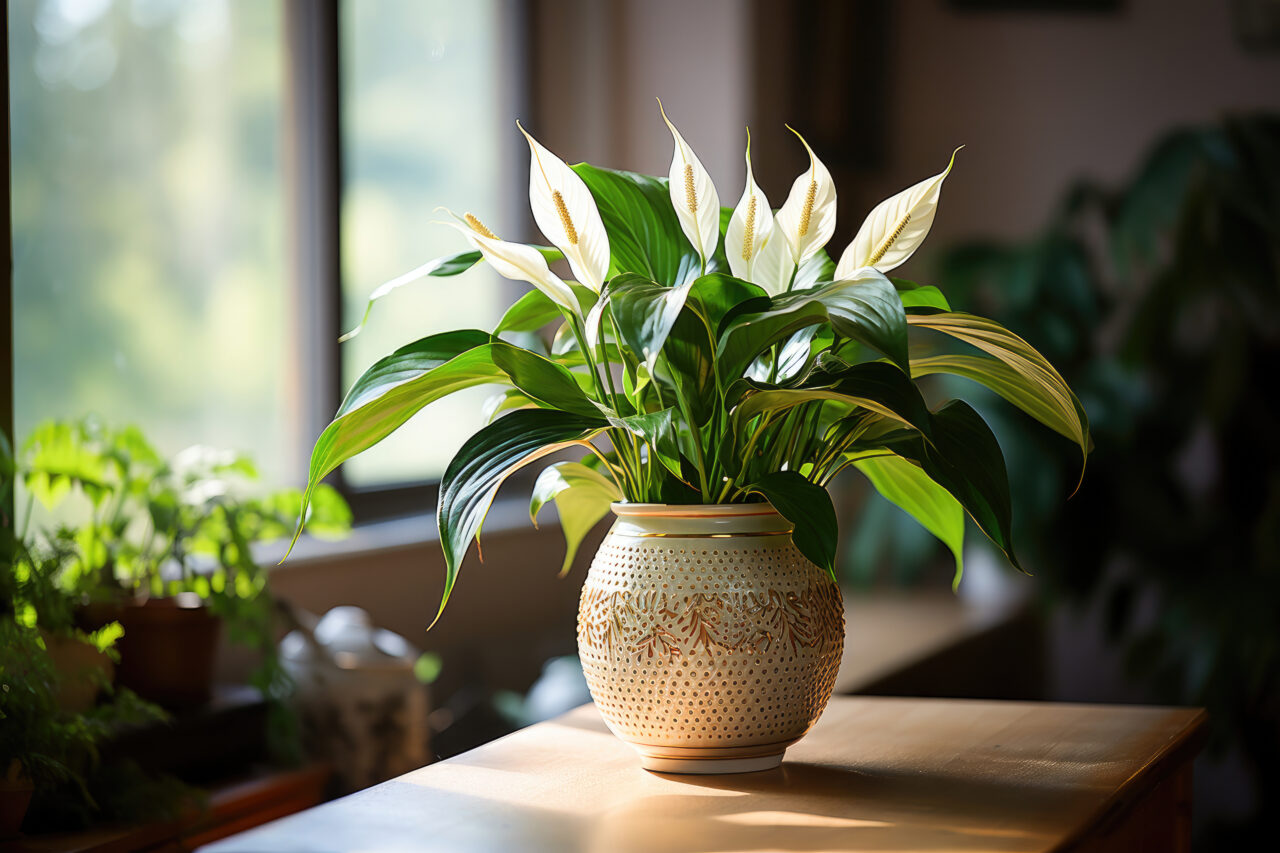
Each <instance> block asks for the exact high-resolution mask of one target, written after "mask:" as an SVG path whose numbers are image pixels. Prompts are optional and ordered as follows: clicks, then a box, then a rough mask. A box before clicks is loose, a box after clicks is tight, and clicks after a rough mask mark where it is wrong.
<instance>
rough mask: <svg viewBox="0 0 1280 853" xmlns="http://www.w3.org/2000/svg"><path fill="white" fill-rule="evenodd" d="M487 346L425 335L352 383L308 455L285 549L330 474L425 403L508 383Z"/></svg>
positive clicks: (485, 340)
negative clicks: (304, 485)
mask: <svg viewBox="0 0 1280 853" xmlns="http://www.w3.org/2000/svg"><path fill="white" fill-rule="evenodd" d="M492 341H493V339H492V338H491V337H490V336H489V335H488V334H486V333H485V332H481V331H477V330H474V329H464V330H462V331H455V332H444V333H442V334H439V335H430V336H428V337H425V338H422V339H421V340H418V341H415V342H414V343H411V344H409V345H407V346H404V347H401V348H400V349H398V350H396V351H395V352H393V353H392V354H391V355H389V356H387V357H386V358H383V359H380V360H379V361H378V362H377V363H375V364H374V365H373V366H372V367H370V368H369V369H368V370H366V371H365V372H364V375H362V376H361V377H360V378H359V379H357V380H356V382H355V384H354V385H353V386H352V387H351V390H350V391H349V392H348V393H347V397H346V399H345V400H343V402H342V406H341V407H340V408H339V409H338V413H337V414H336V415H335V416H334V419H333V421H332V422H331V423H330V424H329V425H328V426H327V427H325V429H324V432H322V433H321V434H320V437H319V438H318V439H316V444H315V447H314V448H312V450H311V465H310V467H309V470H308V472H307V488H306V491H305V492H303V496H302V507H301V513H300V515H299V518H298V526H297V528H296V529H295V531H294V534H293V542H291V543H290V546H289V547H290V549H292V548H293V545H294V544H296V543H297V541H298V537H299V536H300V535H301V534H302V525H303V522H304V520H305V513H306V510H307V507H308V505H309V504H310V502H311V498H312V496H313V495H314V494H315V490H316V488H317V486H318V485H319V483H320V481H321V480H323V479H324V478H325V477H326V476H328V475H329V473H330V472H332V471H333V470H334V469H335V468H337V467H338V466H339V465H341V464H342V463H343V462H345V461H347V460H348V459H350V458H351V457H352V456H355V455H356V454H357V453H360V452H362V451H364V450H367V449H368V448H370V447H372V446H373V445H375V444H377V443H378V442H379V441H382V439H384V438H386V437H387V436H388V435H390V434H391V433H392V432H394V431H395V430H396V429H398V428H399V427H400V426H401V425H403V424H404V423H405V421H407V420H409V418H411V417H413V416H414V415H415V414H416V413H417V412H418V411H420V410H421V409H422V408H423V407H424V406H426V405H428V404H429V403H432V402H434V401H436V400H439V399H440V398H441V397H445V396H447V395H449V394H452V393H453V392H454V391H459V390H462V389H463V388H471V387H473V386H476V385H484V384H487V383H491V382H499V381H503V380H505V379H506V378H507V375H506V373H505V372H504V371H503V370H502V368H500V367H499V366H498V365H497V364H495V363H494V361H493V356H492V351H491V346H490V345H491V343H492ZM285 556H286V557H287V556H288V554H286V555H285Z"/></svg>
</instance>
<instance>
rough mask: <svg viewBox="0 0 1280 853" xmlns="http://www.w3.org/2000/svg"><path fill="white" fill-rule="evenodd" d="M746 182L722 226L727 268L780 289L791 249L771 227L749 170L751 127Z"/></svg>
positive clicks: (769, 215)
mask: <svg viewBox="0 0 1280 853" xmlns="http://www.w3.org/2000/svg"><path fill="white" fill-rule="evenodd" d="M746 161H747V184H746V187H745V188H744V189H743V190H742V198H740V199H739V200H738V206H737V207H735V208H734V210H733V216H732V217H731V218H730V219H729V226H728V228H726V229H725V236H724V250H725V254H726V255H728V257H729V270H730V271H731V272H732V273H733V274H734V275H735V276H736V277H738V278H740V279H743V280H744V281H749V282H752V283H753V284H758V285H760V286H761V287H763V288H764V289H765V290H766V291H768V292H769V293H770V294H778V293H782V292H783V291H784V290H786V289H787V285H788V284H790V279H791V270H792V269H793V268H794V266H795V265H794V264H793V263H792V262H791V252H790V251H789V250H788V247H787V244H786V240H784V239H783V238H782V236H781V235H780V234H779V233H778V231H777V229H776V228H775V227H774V221H773V210H772V209H770V207H769V199H768V198H767V197H766V196H765V194H764V191H763V190H762V189H760V187H759V185H757V184H756V179H755V176H754V174H753V173H752V170H751V131H750V130H748V131H747V153H746Z"/></svg>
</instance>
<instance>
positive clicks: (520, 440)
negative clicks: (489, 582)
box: [431, 409, 607, 625]
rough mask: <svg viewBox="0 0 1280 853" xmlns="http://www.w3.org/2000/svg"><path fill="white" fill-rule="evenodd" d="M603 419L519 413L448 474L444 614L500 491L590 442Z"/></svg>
mask: <svg viewBox="0 0 1280 853" xmlns="http://www.w3.org/2000/svg"><path fill="white" fill-rule="evenodd" d="M606 425H607V424H606V422H605V421H604V419H603V418H595V419H592V418H584V417H582V416H580V415H575V414H570V413H567V412H559V411H555V410H552V409H518V410H517V411H514V412H512V413H511V414H509V415H507V416H506V417H503V418H500V419H498V420H497V421H495V422H494V423H491V424H489V425H488V426H486V427H483V428H482V429H480V431H479V432H477V433H476V434H475V435H473V436H471V438H469V439H467V441H466V443H465V444H463V445H462V448H461V449H460V450H459V451H458V453H457V454H456V455H455V456H454V457H453V460H452V461H450V462H449V465H448V467H447V468H445V472H444V476H443V477H441V479H440V500H439V504H438V506H437V510H436V521H437V523H438V524H439V527H440V546H441V549H442V550H443V551H444V560H445V579H444V593H443V595H442V596H441V599H440V609H439V610H438V611H437V612H436V617H435V619H433V620H432V622H431V624H432V625H434V624H435V622H436V620H438V619H439V618H440V614H441V613H443V612H444V608H445V605H446V604H448V602H449V595H450V594H451V593H452V592H453V587H454V584H455V583H456V582H457V579H458V570H459V568H460V567H461V565H462V559H463V557H464V556H465V555H466V552H467V548H468V547H469V546H470V544H471V540H472V539H474V538H475V536H476V533H477V532H478V531H479V530H480V525H481V524H482V523H483V522H484V517H485V515H487V514H488V512H489V506H490V504H492V503H493V498H494V495H496V494H497V492H498V487H499V486H501V485H502V482H503V480H505V479H506V478H507V477H508V476H510V474H511V473H512V472H513V471H516V470H517V469H519V468H521V467H522V466H524V465H527V464H528V463H530V462H532V461H534V460H535V459H538V458H540V457H542V456H546V455H547V454H549V453H554V452H555V451H557V450H560V449H561V448H563V447H567V446H569V445H570V444H574V443H576V442H580V441H586V440H587V439H589V438H591V437H592V436H593V435H595V434H596V433H598V432H600V431H601V430H602V429H604V427H605V426H606Z"/></svg>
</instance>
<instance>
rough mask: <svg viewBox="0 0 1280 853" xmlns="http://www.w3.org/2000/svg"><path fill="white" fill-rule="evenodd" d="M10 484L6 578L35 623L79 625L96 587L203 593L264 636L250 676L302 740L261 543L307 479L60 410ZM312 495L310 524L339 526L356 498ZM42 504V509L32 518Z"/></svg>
mask: <svg viewBox="0 0 1280 853" xmlns="http://www.w3.org/2000/svg"><path fill="white" fill-rule="evenodd" d="M3 469H4V470H5V471H8V472H10V474H9V475H0V490H2V491H3V492H4V493H11V492H12V491H13V489H12V483H13V481H17V482H20V483H21V484H22V485H23V486H24V489H23V490H22V491H21V492H20V495H19V498H20V502H19V505H18V506H17V508H16V515H17V518H15V519H13V520H12V523H11V524H7V525H6V526H5V527H6V530H7V531H8V530H12V531H13V532H12V539H13V542H12V543H11V544H10V545H8V546H6V550H7V551H9V552H10V554H11V556H10V559H9V566H8V567H7V569H6V575H5V577H4V579H3V580H4V583H5V584H6V585H7V586H11V587H12V588H13V589H14V590H15V596H14V598H13V601H14V602H15V604H14V606H13V608H12V610H11V612H12V614H13V617H14V619H15V620H17V621H18V622H19V623H21V624H22V625H24V626H30V627H33V628H34V627H38V628H40V629H43V630H46V631H64V630H67V629H68V628H69V627H70V626H71V625H72V624H73V623H74V621H75V615H74V611H75V609H76V608H77V607H79V606H80V605H82V604H86V603H89V602H93V601H108V602H112V601H116V602H118V601H123V600H127V599H130V598H133V597H135V596H139V595H140V596H172V595H177V594H179V593H194V594H195V595H197V596H198V597H199V598H200V599H201V600H203V601H204V602H205V603H207V604H208V605H209V607H210V609H211V610H212V612H213V613H214V614H216V615H218V616H220V617H221V618H222V620H223V624H224V626H225V627H226V630H227V634H228V636H229V637H230V639H231V640H232V641H233V642H236V643H239V644H241V645H243V646H246V647H248V648H250V649H252V650H253V651H254V652H255V653H256V655H257V656H258V665H257V668H256V669H255V670H254V672H253V674H252V676H251V678H250V681H251V683H252V684H253V686H255V687H257V688H258V689H259V690H261V691H262V692H263V694H264V696H266V697H267V699H268V701H269V702H270V703H271V714H270V717H269V724H270V726H271V732H270V733H269V740H270V742H271V744H272V746H273V747H274V749H275V750H276V752H277V753H278V754H280V755H281V757H285V758H289V757H293V756H294V754H295V753H296V750H297V745H296V737H295V732H294V729H295V721H294V719H293V716H292V714H291V713H289V712H288V711H287V709H286V706H285V704H284V701H283V700H284V699H286V698H287V696H288V695H289V694H290V692H291V689H292V684H291V682H290V680H289V678H288V676H287V674H286V673H285V671H284V669H283V667H282V666H281V664H280V661H279V658H278V655H277V652H276V639H277V638H276V627H275V623H276V612H275V602H274V600H273V599H272V597H271V595H270V591H269V589H268V585H267V572H266V570H265V569H264V568H263V567H262V566H261V565H259V563H258V561H257V559H256V558H255V556H254V553H253V551H254V546H255V545H257V544H258V543H262V542H267V541H271V540H278V539H286V538H287V537H288V536H289V534H290V533H291V532H292V530H293V525H294V524H295V521H296V519H297V518H298V514H299V512H300V511H301V508H302V493H301V492H300V491H299V490H297V489H282V490H277V491H274V492H269V493H266V494H262V493H260V492H259V491H258V490H257V489H255V482H254V481H255V480H256V478H257V470H256V468H255V466H254V465H253V463H252V461H251V460H250V459H248V458H247V457H245V456H243V455H240V454H236V453H232V452H228V451H220V450H214V449H212V448H207V447H199V446H197V447H191V448H188V449H186V450H184V451H182V452H180V453H178V454H176V455H175V456H174V457H173V458H171V459H166V458H164V457H163V456H161V455H160V453H159V452H157V451H156V449H155V448H154V447H153V446H152V445H151V444H150V442H149V441H148V440H147V438H146V436H144V435H143V433H142V431H141V430H140V429H139V428H137V427H136V426H125V427H121V428H111V427H108V426H107V425H106V424H104V423H102V422H101V421H100V420H98V419H96V418H92V417H89V418H83V419H80V420H77V421H49V422H46V423H43V424H41V425H39V426H38V427H37V428H36V429H35V430H34V431H33V432H32V433H31V435H30V436H29V437H28V438H27V439H26V441H25V442H24V443H23V444H22V446H21V448H20V450H19V451H18V454H17V458H16V461H14V460H10V461H8V462H6V463H5V464H4V465H3ZM317 495H318V496H319V501H318V502H317V501H316V500H315V499H314V498H313V500H312V502H311V507H310V510H309V512H310V515H309V523H310V525H311V526H310V529H311V531H312V533H314V534H316V535H319V536H322V537H331V538H332V537H341V536H343V535H345V534H346V533H347V531H348V530H349V528H350V523H351V512H350V509H349V508H348V507H347V504H346V502H345V501H344V500H343V499H342V497H341V495H339V494H338V493H337V491H335V490H334V489H333V488H331V487H329V486H323V487H322V488H321V489H320V490H319V491H318V492H317ZM33 517H34V518H35V519H36V520H35V521H34V522H33Z"/></svg>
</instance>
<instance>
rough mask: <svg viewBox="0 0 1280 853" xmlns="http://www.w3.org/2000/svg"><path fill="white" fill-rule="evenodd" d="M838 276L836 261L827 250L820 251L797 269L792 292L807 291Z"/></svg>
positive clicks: (792, 283)
mask: <svg viewBox="0 0 1280 853" xmlns="http://www.w3.org/2000/svg"><path fill="white" fill-rule="evenodd" d="M835 274H836V264H835V261H833V260H831V256H830V255H828V254H827V250H826V249H819V250H818V252H817V254H814V255H811V256H809V257H808V258H806V259H805V261H804V263H802V264H801V265H800V266H799V268H798V269H796V277H795V280H794V281H792V282H791V290H793V291H794V290H806V289H808V288H811V287H814V286H815V285H818V284H825V283H826V282H829V281H831V280H832V279H833V278H834V277H835Z"/></svg>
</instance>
